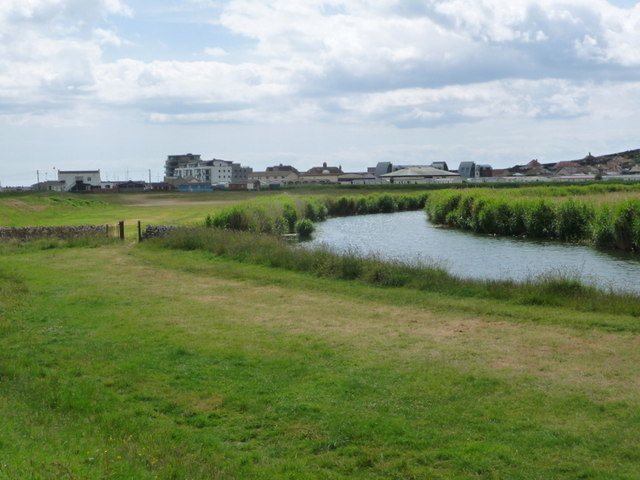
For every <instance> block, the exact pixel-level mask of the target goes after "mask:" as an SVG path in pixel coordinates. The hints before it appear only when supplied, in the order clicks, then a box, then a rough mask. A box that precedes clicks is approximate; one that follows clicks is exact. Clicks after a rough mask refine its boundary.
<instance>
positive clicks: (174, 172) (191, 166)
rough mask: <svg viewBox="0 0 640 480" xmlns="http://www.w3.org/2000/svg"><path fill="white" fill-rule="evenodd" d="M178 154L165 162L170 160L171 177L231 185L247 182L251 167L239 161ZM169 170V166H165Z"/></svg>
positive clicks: (210, 183) (168, 178)
mask: <svg viewBox="0 0 640 480" xmlns="http://www.w3.org/2000/svg"><path fill="white" fill-rule="evenodd" d="M189 155H190V157H189V156H186V155H184V156H178V155H170V156H169V157H168V159H167V164H168V163H169V162H170V161H171V162H172V164H171V169H170V170H171V176H168V177H167V180H170V179H171V178H173V179H176V178H193V179H195V180H196V181H197V182H199V183H206V184H208V185H227V186H228V185H232V184H247V183H248V181H249V176H250V175H251V172H252V169H251V168H249V167H242V166H241V165H240V164H239V163H234V162H230V161H227V160H217V159H213V160H201V159H200V155H191V154H189ZM166 169H167V170H169V167H166Z"/></svg>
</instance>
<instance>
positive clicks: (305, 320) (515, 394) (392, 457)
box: [0, 196, 640, 480]
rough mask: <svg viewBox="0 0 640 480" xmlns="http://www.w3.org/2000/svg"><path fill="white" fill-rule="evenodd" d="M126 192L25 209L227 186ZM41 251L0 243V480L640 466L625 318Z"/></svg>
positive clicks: (196, 209)
mask: <svg viewBox="0 0 640 480" xmlns="http://www.w3.org/2000/svg"><path fill="white" fill-rule="evenodd" d="M83 198H85V197H80V199H83ZM90 198H91V199H93V198H94V197H90ZM134 198H135V199H136V202H132V201H131V200H127V199H126V198H121V199H120V200H121V201H122V203H121V204H117V203H114V202H105V203H106V205H102V204H99V205H75V206H72V205H68V206H67V205H63V206H60V205H53V206H45V208H42V209H41V210H40V214H41V215H42V216H41V217H39V216H38V213H37V212H29V213H26V214H25V215H26V216H31V217H30V218H32V219H34V221H38V222H41V223H43V224H44V223H46V222H47V218H48V216H49V215H51V216H55V215H53V214H52V213H51V212H50V211H48V210H57V212H58V213H61V212H62V211H66V210H69V211H70V212H72V213H69V217H68V219H69V221H68V222H59V223H58V224H60V223H75V224H78V223H94V219H96V218H98V217H100V215H103V214H104V217H101V218H107V213H109V212H118V211H119V212H121V213H123V214H125V213H126V214H128V215H130V218H136V217H137V216H138V215H140V212H142V211H145V212H150V213H149V215H148V217H147V218H151V220H149V221H150V222H152V221H153V222H158V223H161V221H166V222H170V223H178V222H187V223H189V222H197V220H196V219H197V218H202V217H204V215H206V214H207V213H209V212H210V211H211V209H216V208H219V207H220V206H222V205H223V204H224V202H228V201H233V199H231V200H229V199H223V198H220V197H214V198H212V199H204V202H205V203H203V204H196V203H194V202H189V200H181V201H179V202H174V203H178V204H179V205H176V204H172V205H165V206H164V207H163V206H160V205H155V206H154V205H146V206H136V205H141V204H142V203H144V202H138V201H137V200H139V198H140V197H137V196H136V197H134ZM160 198H161V197H154V198H153V200H158V199H160ZM174 198H175V197H174ZM191 198H195V197H191ZM236 198H238V197H236ZM100 199H101V197H97V200H100ZM202 199H203V197H200V200H199V201H203V200H202ZM4 200H6V199H2V198H0V203H2V201H4ZM14 200H16V199H15V198H12V200H11V201H14ZM21 200H24V201H25V202H26V203H27V204H29V202H32V201H33V199H31V198H21ZM209 200H210V201H211V203H210V204H208V203H209ZM38 201H39V200H37V201H34V203H37V202H38ZM217 202H220V203H217ZM151 203H153V202H151ZM183 204H184V205H183ZM118 209H119V210H118ZM145 209H148V210H145ZM156 209H157V210H156ZM2 212H3V214H4V213H5V212H6V210H2ZM153 212H155V213H153ZM109 214H110V213H109ZM94 215H95V216H94ZM109 222H110V220H109ZM27 223H28V222H27ZM51 247H52V245H50V244H47V243H45V242H41V243H38V242H36V243H34V244H31V245H26V246H16V245H10V246H5V247H3V249H2V251H1V252H0V332H1V334H0V431H2V435H0V479H7V480H8V479H23V478H24V479H51V478H62V479H97V478H103V479H133V478H135V479H153V478H159V479H189V478H192V479H201V478H221V479H244V478H246V479H250V478H251V479H253V478H257V479H273V478H287V479H318V478H319V479H347V478H360V479H370V478H373V479H375V478H379V479H383V478H384V479H387V478H397V479H411V478H415V479H428V478H436V479H478V478H483V479H484V478H486V479H506V478H508V479H549V478H566V479H575V478H586V479H636V478H640V450H639V449H638V438H640V414H639V413H638V412H640V408H639V407H640V381H639V377H638V375H637V365H638V364H639V363H640V348H638V347H639V346H640V337H639V336H638V317H637V316H633V315H625V314H614V313H607V311H606V308H603V310H602V311H600V312H597V313H594V312H585V311H579V310H575V309H573V308H568V307H558V306H539V305H517V304H513V303H512V302H510V301H509V299H502V300H500V299H488V298H478V297H468V296H465V295H464V292H461V291H457V292H455V293H454V292H450V293H448V292H429V291H418V290H415V289H410V288H381V287H375V286H371V285H367V284H365V283H361V282H357V281H344V280H333V279H326V278H318V277H316V276H314V275H311V274H306V273H296V272H290V271H285V270H282V269H278V268H270V267H266V266H260V265H252V264H248V263H238V262H236V261H233V260H229V259H225V258H221V257H218V256H214V255H213V254H212V253H209V252H206V251H202V250H193V251H180V250H169V249H165V248H160V247H159V246H158V245H154V244H152V243H149V244H141V245H137V244H134V243H133V242H129V241H127V242H124V243H105V244H103V245H91V244H89V245H88V246H85V247H75V248H65V247H64V243H60V244H59V245H58V246H54V247H55V248H51Z"/></svg>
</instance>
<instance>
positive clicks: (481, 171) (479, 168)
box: [475, 165, 493, 178]
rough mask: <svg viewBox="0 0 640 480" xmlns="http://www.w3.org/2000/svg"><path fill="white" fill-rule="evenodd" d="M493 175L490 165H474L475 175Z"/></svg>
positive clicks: (483, 176) (479, 176) (477, 176)
mask: <svg viewBox="0 0 640 480" xmlns="http://www.w3.org/2000/svg"><path fill="white" fill-rule="evenodd" d="M492 176H493V167H492V166H491V165H476V168H475V177H476V178H486V177H492Z"/></svg>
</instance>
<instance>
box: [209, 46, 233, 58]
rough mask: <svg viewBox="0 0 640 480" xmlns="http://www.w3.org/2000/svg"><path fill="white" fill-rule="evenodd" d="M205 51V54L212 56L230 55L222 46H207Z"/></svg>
mask: <svg viewBox="0 0 640 480" xmlns="http://www.w3.org/2000/svg"><path fill="white" fill-rule="evenodd" d="M204 53H205V55H209V56H210V57H226V56H228V55H229V52H227V51H226V50H225V49H224V48H220V47H209V48H205V49H204Z"/></svg>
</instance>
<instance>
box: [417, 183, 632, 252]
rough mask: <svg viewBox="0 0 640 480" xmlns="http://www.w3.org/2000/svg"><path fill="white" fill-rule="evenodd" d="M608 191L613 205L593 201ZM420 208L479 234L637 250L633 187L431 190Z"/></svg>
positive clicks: (440, 220) (437, 219) (437, 220)
mask: <svg viewBox="0 0 640 480" xmlns="http://www.w3.org/2000/svg"><path fill="white" fill-rule="evenodd" d="M611 189H613V190H611ZM610 191H615V192H619V193H617V195H622V194H623V193H624V196H622V197H620V196H619V197H618V198H619V200H618V201H604V200H602V201H595V200H594V195H596V194H598V193H599V194H600V195H602V197H603V199H604V198H607V197H608V195H604V194H605V193H608V192H610ZM620 192H623V193H620ZM425 210H426V211H427V213H428V215H429V218H430V220H431V221H432V222H434V223H436V224H440V225H447V226H451V227H455V228H461V229H464V230H470V231H473V232H476V233H481V234H495V235H510V236H518V237H528V238H540V239H552V240H560V241H568V242H577V243H584V244H589V245H593V246H596V247H604V248H617V249H620V250H625V251H628V252H634V253H638V252H640V190H638V188H637V187H635V186H624V185H605V186H602V187H600V186H598V185H590V186H588V187H542V188H530V189H518V190H514V191H504V190H500V191H492V190H489V189H484V190H473V191H461V190H457V191H441V192H432V193H431V194H430V195H429V200H428V202H427V205H426V208H425Z"/></svg>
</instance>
